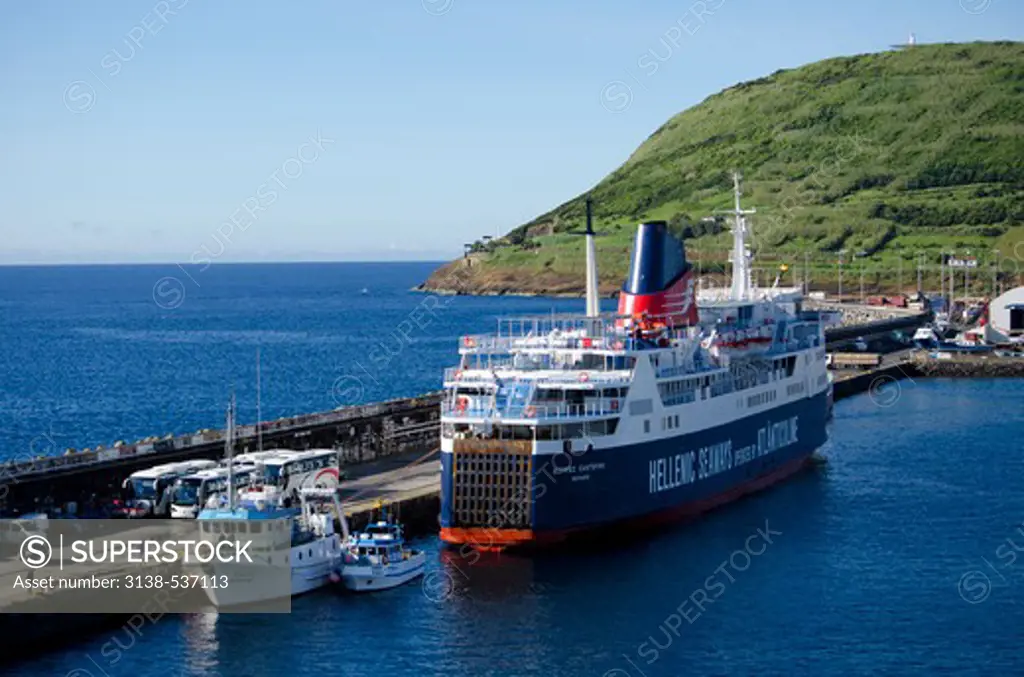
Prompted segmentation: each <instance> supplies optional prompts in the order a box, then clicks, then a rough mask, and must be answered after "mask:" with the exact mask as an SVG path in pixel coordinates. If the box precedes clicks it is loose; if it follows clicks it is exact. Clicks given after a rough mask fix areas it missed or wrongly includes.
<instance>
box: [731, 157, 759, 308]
mask: <svg viewBox="0 0 1024 677" xmlns="http://www.w3.org/2000/svg"><path fill="white" fill-rule="evenodd" d="M741 178H742V177H741V176H740V173H739V172H734V173H733V175H732V181H733V193H734V199H735V206H734V208H733V210H732V214H733V217H734V223H733V228H732V294H731V295H732V299H733V300H734V301H742V300H745V299H746V298H747V296H748V295H749V294H750V290H751V286H752V285H751V282H750V251H749V250H748V249H747V232H748V231H747V220H746V219H745V218H744V216H745V215H746V214H754V213H756V212H757V210H755V209H743V208H742V207H741V206H740V196H741V195H742V193H741V192H740V179H741Z"/></svg>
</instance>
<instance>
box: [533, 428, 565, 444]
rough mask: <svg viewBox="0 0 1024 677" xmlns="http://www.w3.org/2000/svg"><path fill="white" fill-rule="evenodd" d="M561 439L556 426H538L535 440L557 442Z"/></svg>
mask: <svg viewBox="0 0 1024 677" xmlns="http://www.w3.org/2000/svg"><path fill="white" fill-rule="evenodd" d="M561 437H562V435H561V432H560V426H557V425H539V426H537V439H538V440H557V439H560V438H561Z"/></svg>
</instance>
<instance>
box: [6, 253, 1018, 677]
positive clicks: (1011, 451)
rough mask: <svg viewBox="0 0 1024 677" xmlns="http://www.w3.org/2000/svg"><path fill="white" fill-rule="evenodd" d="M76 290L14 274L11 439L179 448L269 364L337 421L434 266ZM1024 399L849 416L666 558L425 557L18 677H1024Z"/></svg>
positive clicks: (607, 548) (411, 378)
mask: <svg viewBox="0 0 1024 677" xmlns="http://www.w3.org/2000/svg"><path fill="white" fill-rule="evenodd" d="M223 268H225V269H228V268H231V267H228V266H224V267H223ZM261 268H263V270H260V269H261ZM55 270H56V269H55ZM74 270H75V272H74V273H72V272H70V271H57V272H54V271H44V270H41V269H38V270H33V271H31V272H30V273H28V274H29V275H30V276H35V277H32V281H33V285H34V286H35V288H36V290H37V291H36V292H35V293H34V294H33V293H30V292H27V291H22V289H21V288H16V285H14V284H13V283H12V282H11V279H12V278H11V276H12V275H17V274H16V273H12V272H11V271H4V270H3V269H0V299H2V300H3V303H4V304H5V305H4V311H5V317H12V314H11V313H9V312H7V311H10V310H11V308H12V307H13V308H15V309H16V312H15V313H14V314H13V317H14V318H15V319H14V323H15V324H16V325H17V326H18V327H20V330H17V331H12V329H11V327H10V326H9V325H8V324H7V323H5V325H4V327H3V331H4V332H5V333H4V336H3V341H4V343H3V345H4V347H5V350H4V351H3V358H2V359H3V360H4V370H3V386H4V388H3V392H4V398H5V399H4V407H3V416H4V430H5V435H8V434H9V431H10V430H11V429H13V430H15V431H20V432H18V434H19V435H20V437H19V438H18V439H20V440H21V442H22V443H25V442H27V441H30V440H31V439H32V435H34V434H36V432H35V431H37V430H38V429H39V425H38V423H39V422H40V421H42V422H45V421H46V420H47V419H46V417H45V416H42V415H40V414H39V410H40V409H42V408H43V404H44V403H45V404H49V405H51V406H52V411H54V412H56V414H57V415H58V416H57V417H56V419H55V420H56V421H57V422H59V423H60V426H58V427H56V428H55V430H56V431H57V432H60V433H61V434H62V435H66V436H67V437H66V439H69V440H76V441H77V440H83V441H81V442H78V444H89V443H92V441H93V440H94V439H96V438H97V436H98V435H99V434H100V433H103V432H104V431H105V430H106V428H105V427H104V426H102V425H100V424H99V423H97V422H96V421H95V420H94V419H95V418H97V417H99V418H101V419H103V420H104V421H106V423H107V424H108V425H109V426H113V427H114V429H116V430H120V431H122V432H124V433H125V434H124V435H122V436H125V437H126V438H127V437H128V434H127V431H130V430H136V429H138V430H139V433H138V434H147V433H148V432H149V429H148V428H147V426H152V425H154V424H159V423H166V424H167V425H169V424H170V423H171V422H172V421H173V420H174V419H172V418H169V417H168V418H161V417H162V416H167V414H165V413H164V412H165V411H167V410H172V411H174V412H176V413H175V415H187V416H189V417H192V418H190V419H189V420H190V421H194V422H192V423H189V424H188V426H186V427H185V428H184V429H186V430H188V429H194V428H196V427H201V426H203V425H212V424H215V423H216V422H217V421H218V420H219V416H220V412H221V410H222V406H223V400H224V398H225V393H226V392H227V390H228V388H229V387H230V382H231V381H232V380H234V381H235V385H236V388H237V389H238V391H239V397H240V400H242V399H243V395H242V392H243V387H246V386H247V384H249V382H250V381H252V380H253V368H254V367H253V364H252V362H253V353H254V350H255V345H257V344H259V345H261V346H262V350H263V352H264V353H265V354H264V372H265V373H264V376H265V378H264V403H265V406H266V408H267V409H268V411H270V410H273V411H274V412H278V411H280V413H297V412H300V411H306V410H312V409H316V408H324V407H326V406H330V404H331V397H332V395H331V390H332V387H331V386H332V383H333V382H334V380H336V379H337V378H338V377H339V376H346V375H351V374H352V373H354V372H351V371H346V370H352V369H358V368H359V366H358V365H359V364H360V360H363V361H367V360H369V357H368V355H369V354H370V351H371V350H373V347H374V344H375V342H376V341H377V340H378V334H379V332H380V331H383V332H384V334H385V335H387V333H388V332H390V331H391V328H392V327H394V326H395V325H397V324H398V323H399V322H401V321H402V320H403V319H405V318H406V317H408V315H409V313H410V312H411V309H412V308H414V307H415V306H416V304H418V303H421V302H422V297H421V296H419V295H410V294H407V293H406V292H405V291H404V290H405V289H407V288H408V287H409V286H412V284H414V283H415V282H417V281H419V280H420V279H421V278H422V276H423V274H425V273H426V272H427V271H428V270H429V265H422V266H419V267H417V266H416V265H411V264H409V265H398V266H394V267H391V266H382V267H376V266H369V267H366V268H360V267H359V266H338V267H332V266H324V267H320V266H308V267H307V266H271V267H259V266H254V267H246V266H241V267H238V268H237V269H235V270H226V271H217V270H215V269H212V268H211V269H210V270H208V271H206V272H205V273H204V275H205V277H203V278H200V279H199V282H200V283H201V284H202V285H203V286H202V288H201V289H200V290H195V293H192V294H188V295H186V297H185V299H184V301H183V303H182V304H181V306H180V307H178V308H176V309H173V310H164V309H160V308H156V306H155V304H153V301H152V298H149V297H148V296H147V294H149V293H150V290H149V289H148V288H147V286H148V287H152V285H153V283H154V282H155V281H156V279H157V278H159V277H160V276H161V275H163V274H165V273H164V272H163V271H160V270H155V269H147V268H133V269H130V270H128V271H126V270H122V271H120V272H115V270H114V269H108V270H97V269H74ZM271 271H272V274H271ZM300 271H301V272H300ZM22 274H25V273H22ZM166 274H173V271H171V272H168V273H166ZM66 275H67V276H70V277H64V278H63V279H64V281H63V282H61V283H58V282H57V281H56V280H58V279H61V277H62V276H66ZM215 275H216V276H223V277H214V276H215ZM374 275H377V276H378V278H377V279H376V281H373V276H374ZM53 276H56V277H53ZM385 276H386V279H387V281H385V279H384V277H385ZM46 280H49V282H47V281H46ZM84 280H88V281H89V284H86V283H85V282H84ZM118 280H121V281H122V282H121V283H119V282H118ZM207 280H209V282H207ZM215 280H220V283H219V284H215ZM129 282H130V284H129ZM344 285H347V286H344ZM65 287H71V288H74V289H75V291H74V292H73V293H72V292H71V291H68V290H67V289H65ZM363 287H367V288H368V291H369V293H368V294H367V295H365V296H364V295H361V294H359V291H360V290H361V289H362V288H363ZM90 289H91V290H100V289H103V290H105V294H106V296H102V297H98V298H94V299H93V300H92V301H89V300H88V299H89V297H90V293H89V291H90ZM388 289H390V291H385V290H388ZM117 290H119V291H117ZM62 291H63V293H62ZM187 291H188V292H192V291H193V290H192V289H191V288H187ZM375 294H376V295H377V297H376V299H374V295H375ZM65 295H70V296H74V297H75V298H77V299H78V301H77V302H75V301H74V300H71V299H69V298H64V296H65ZM33 296H36V297H37V300H36V301H35V302H32V301H31V300H30V299H31V298H32V297H33ZM190 303H191V304H192V306H191V307H190V305H189V304H190ZM579 304H580V302H578V301H563V302H557V303H555V302H552V301H550V300H545V299H469V298H461V297H460V298H455V299H453V300H452V302H451V304H450V305H447V306H445V309H444V311H443V312H439V313H438V314H437V320H436V322H434V323H432V324H429V325H428V326H427V327H425V328H423V329H422V332H423V333H422V334H418V335H416V336H415V339H416V340H415V341H413V342H412V343H410V344H409V345H408V346H407V347H406V348H405V349H404V350H402V351H398V352H397V354H396V356H395V357H394V359H392V360H391V362H390V363H389V364H388V365H387V368H386V369H384V370H382V371H384V372H385V376H381V377H378V382H379V383H373V382H372V381H370V380H369V379H368V378H363V379H362V380H363V381H365V382H366V386H365V387H366V392H365V395H366V398H367V399H376V398H379V397H384V396H390V395H399V394H411V393H415V392H420V391H422V390H426V389H430V388H432V387H435V386H436V385H437V383H438V378H439V377H438V375H437V373H436V370H437V369H439V368H440V367H441V366H442V365H444V364H446V363H448V362H450V361H451V360H452V359H454V355H455V345H454V339H455V337H456V336H458V334H460V333H463V332H466V331H473V330H476V329H478V328H484V329H486V328H489V327H490V326H493V318H494V317H495V316H496V315H499V314H504V313H507V312H536V311H539V312H546V311H549V310H550V309H551V307H552V305H556V306H560V307H564V308H566V309H568V308H573V307H576V306H578V305H579ZM150 306H153V307H150ZM243 308H245V310H243ZM179 311H183V312H179ZM47 344H48V345H47ZM18 351H23V352H26V353H28V354H23V355H21V357H20V358H19V357H17V356H12V353H17V352H18ZM162 356H166V357H162ZM271 365H273V366H271ZM364 366H366V367H367V368H368V369H371V373H373V374H375V373H377V372H374V371H372V367H371V366H370V365H369V364H364ZM103 367H108V368H109V369H104V368H103ZM19 369H23V370H25V373H23V374H20V375H19V374H18V373H17V372H18V370H19ZM320 372H326V373H320ZM119 378H120V379H122V382H120V383H119V382H118V381H117V379H119ZM10 386H17V387H16V388H13V387H11V388H10V389H9V387H10ZM168 386H169V387H168ZM245 392H246V393H249V394H251V393H252V388H251V387H249V389H248V390H246V391H245ZM97 400H98V401H97ZM1022 403H1024V381H1021V380H959V381H953V380H923V379H922V380H917V381H907V380H905V381H902V382H900V384H899V388H898V390H895V391H893V390H891V391H889V392H887V393H886V395H885V397H884V399H883V398H880V399H878V400H874V399H872V398H871V397H868V396H866V395H865V396H858V397H854V398H851V399H848V400H844V401H841V402H839V403H837V405H836V416H835V419H834V421H833V422H832V423H831V424H830V426H831V429H830V435H831V440H830V442H829V443H828V445H827V446H826V447H825V448H824V449H823V450H822V452H821V455H822V456H823V458H824V459H825V461H824V462H823V463H821V464H820V465H818V466H816V467H813V468H811V469H809V470H807V471H806V472H804V473H801V474H800V475H798V476H796V477H794V478H792V479H791V480H790V481H787V482H784V483H782V484H780V485H778V486H776V487H774V488H772V489H771V490H768V491H765V492H762V493H760V494H757V495H755V496H752V497H749V498H747V499H744V500H742V501H738V502H736V503H734V504H732V505H730V506H726V507H724V508H722V509H720V510H718V511H716V512H714V513H712V514H710V515H707V516H705V517H703V518H702V519H699V520H697V521H693V522H689V523H685V524H680V525H677V526H675V527H673V528H667V529H665V530H664V531H663V532H660V533H659V534H657V535H655V536H652V537H648V538H643V539H636V538H631V534H628V533H616V532H611V533H609V534H608V535H607V541H606V543H604V544H603V545H602V546H601V547H599V548H593V549H589V550H587V551H577V552H561V553H549V554H542V555H537V556H533V557H521V556H510V555H488V556H477V555H474V554H463V553H460V552H457V551H450V550H444V549H442V548H441V547H440V546H439V544H438V542H437V540H436V539H435V538H425V539H421V540H419V541H418V542H417V545H418V546H419V547H421V548H423V549H425V550H426V551H427V553H428V574H427V576H426V577H425V579H424V580H423V581H422V582H420V583H415V584H410V585H408V586H405V587H403V588H399V589H396V590H392V591H388V592H385V593H379V594H375V595H371V596H365V597H354V596H342V595H338V594H335V593H334V592H332V591H324V592H322V593H315V594H312V595H309V596H306V597H303V598H300V599H298V600H296V601H295V603H294V604H293V611H292V614H291V615H290V616H255V615H251V616H244V615H222V616H217V615H212V614H211V615H192V616H183V617H166V618H163V619H160V620H158V621H156V622H154V623H149V622H147V623H146V624H144V625H143V626H141V627H139V628H138V629H137V630H134V631H133V630H131V629H129V628H122V629H117V630H113V631H107V632H104V633H101V634H99V635H97V636H95V637H93V638H91V639H88V640H86V641H84V642H82V643H80V644H78V645H76V646H73V647H70V648H66V649H62V650H59V651H55V652H52V653H50V654H49V655H47V656H44V657H41V658H38V659H35V660H32V661H28V662H23V663H20V664H17V665H13V666H8V667H6V672H5V674H16V675H24V676H26V677H37V676H38V677H43V676H46V677H51V676H55V677H116V676H120V675H161V676H163V675H168V676H174V677H184V676H197V677H198V676H200V675H210V676H215V677H247V676H252V677H259V676H263V675H267V676H271V675H275V676H276V675H281V674H287V675H289V676H290V677H305V676H307V675H308V676H317V677H319V676H321V675H325V674H331V675H384V674H387V675H417V676H418V675H464V674H465V675H592V676H594V677H602V676H605V677H625V676H635V677H655V676H662V675H664V676H675V675H843V676H845V675H861V674H871V675H876V674H900V675H903V674H905V675H911V674H915V675H916V674H956V675H990V674H1018V673H1020V672H1021V670H1022V667H1024V646H1022V645H1021V641H1020V631H1021V629H1022V628H1024V492H1021V491H1020V486H1019V484H1020V478H1021V477H1022V476H1024V457H1022V454H1021V440H1022V438H1024V406H1022ZM11 404H17V406H18V407H20V408H19V410H18V412H17V413H12V412H11V411H9V410H8V407H9V406H11ZM204 416H205V417H207V418H203V417H204ZM21 417H34V424H33V425H29V424H28V423H25V422H24V421H22V420H21ZM199 419H201V420H199ZM118 426H119V427H118ZM133 426H134V427H133ZM62 439H64V438H62ZM100 439H109V435H107V436H105V437H100Z"/></svg>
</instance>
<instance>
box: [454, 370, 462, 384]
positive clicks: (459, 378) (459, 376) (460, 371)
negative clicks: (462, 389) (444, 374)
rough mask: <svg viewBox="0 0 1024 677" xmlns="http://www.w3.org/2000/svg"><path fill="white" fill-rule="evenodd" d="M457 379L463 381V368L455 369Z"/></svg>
mask: <svg viewBox="0 0 1024 677" xmlns="http://www.w3.org/2000/svg"><path fill="white" fill-rule="evenodd" d="M455 380H456V381H461V380H462V370H461V369H456V370H455Z"/></svg>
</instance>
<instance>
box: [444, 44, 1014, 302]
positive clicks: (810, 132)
mask: <svg viewBox="0 0 1024 677" xmlns="http://www.w3.org/2000/svg"><path fill="white" fill-rule="evenodd" d="M733 170H739V171H740V172H742V174H743V176H744V206H745V207H755V208H756V209H757V210H758V213H757V215H756V216H755V217H754V218H753V219H752V220H751V223H752V225H753V229H754V241H755V246H756V248H757V251H758V254H759V261H760V264H761V265H762V266H763V267H764V268H766V269H770V270H772V271H774V270H775V269H776V268H777V265H778V264H779V263H781V262H786V263H790V264H791V265H792V268H793V270H798V271H799V272H798V273H797V274H798V275H800V274H802V271H803V269H804V266H805V264H806V265H807V267H808V269H809V270H810V277H811V279H812V281H814V282H821V283H828V282H829V281H830V280H832V279H833V278H834V277H835V275H836V261H837V259H838V258H839V252H840V251H845V252H846V253H845V254H843V258H844V260H845V261H846V262H848V263H847V265H851V264H850V263H849V262H850V261H851V260H852V262H853V263H852V266H853V267H852V268H850V271H851V273H852V272H853V271H855V270H859V269H860V268H863V269H864V270H865V271H866V274H867V275H868V276H869V277H870V278H871V280H873V281H878V280H879V279H881V278H883V277H884V276H886V275H887V276H888V278H891V282H889V284H890V285H891V283H892V282H895V276H896V275H897V272H896V271H897V270H898V269H899V268H900V266H901V264H900V259H902V260H903V263H902V269H903V271H904V273H903V278H904V282H908V281H909V280H911V278H912V277H914V276H915V273H914V267H915V265H916V261H918V260H919V258H918V257H923V259H920V260H925V261H928V262H930V263H933V264H935V263H937V262H938V260H939V259H938V257H939V252H940V251H942V250H946V251H948V250H951V249H956V250H958V251H959V252H960V253H961V254H962V253H965V251H966V250H970V252H971V254H973V255H975V256H979V257H981V258H983V259H985V260H988V259H991V258H992V257H994V249H995V248H996V247H1000V248H1001V249H1002V252H1001V256H1002V257H1004V258H1005V257H1007V256H1012V255H1013V247H1014V245H1015V244H1017V243H1021V242H1024V228H1021V227H1020V225H1021V224H1024V44H1022V43H1009V42H1001V43H972V44H945V45H920V46H916V47H912V48H908V49H902V50H896V51H889V52H883V53H878V54H865V55H860V56H852V57H842V58H836V59H828V60H826V61H821V62H818V63H814V64H810V65H807V66H803V67H801V68H797V69H793V70H782V71H777V72H775V73H772V74H771V75H769V76H767V77H763V78H761V79H758V80H754V81H752V82H745V83H741V84H738V85H736V86H734V87H731V88H729V89H726V90H725V91H722V92H720V93H718V94H715V95H713V96H710V97H708V98H707V99H706V100H705V101H703V102H702V103H700V104H699V105H697V106H695V107H693V108H691V109H689V110H686V111H684V112H682V113H680V114H678V115H676V116H675V117H673V118H672V119H671V120H669V121H668V122H666V123H665V124H664V125H662V127H661V128H659V129H658V130H656V131H655V132H654V133H653V134H652V135H651V136H650V137H649V138H648V139H647V140H646V141H645V142H644V143H643V144H642V145H641V146H640V147H639V148H638V149H637V150H636V151H635V152H634V153H633V155H632V156H631V157H630V158H629V159H628V160H627V161H626V162H625V164H623V165H622V166H621V167H619V168H618V169H616V170H615V171H614V172H612V173H611V174H610V175H609V176H607V177H606V178H605V179H604V180H602V181H601V182H600V183H599V184H598V185H597V186H595V187H594V188H593V189H592V190H591V191H590V192H589V193H588V194H589V195H590V196H591V197H593V198H594V201H595V215H596V217H597V228H598V230H599V231H603V232H605V233H606V234H607V235H606V237H602V238H600V239H599V241H598V249H599V257H600V264H601V280H602V287H603V288H604V289H605V290H607V291H611V290H614V289H616V288H617V287H618V286H619V284H620V282H621V280H622V278H623V276H624V275H625V268H626V265H627V260H626V256H625V252H627V251H628V249H629V245H630V239H631V237H632V234H633V229H634V225H635V223H636V222H638V221H640V220H643V219H665V220H669V221H670V223H671V224H672V226H673V228H675V229H677V230H678V231H679V232H680V233H682V234H684V235H685V236H686V237H687V238H688V242H687V247H688V251H689V252H690V258H691V260H696V259H697V258H700V259H701V262H702V270H703V271H704V272H708V271H714V270H721V269H722V268H723V261H724V257H725V252H726V250H727V249H728V238H729V236H728V230H727V227H726V224H724V222H723V221H722V220H721V217H720V216H719V217H718V220H717V221H713V222H706V221H703V220H702V219H704V218H705V217H708V216H711V215H714V213H715V212H716V211H717V210H722V209H726V208H728V207H729V205H730V203H731V187H732V183H731V178H730V173H731V172H732V171H733ZM584 197H585V195H580V196H577V197H576V198H574V199H572V200H570V201H568V202H566V203H564V204H562V205H559V206H558V207H556V208H555V209H553V210H551V211H550V212H548V213H546V214H542V215H540V216H538V217H537V218H536V219H534V220H533V221H531V222H529V223H526V224H523V225H522V226H520V227H518V228H516V229H514V230H513V231H511V232H510V233H508V234H507V235H506V236H505V237H504V238H502V239H500V240H495V241H491V242H478V243H477V244H476V246H475V248H474V250H475V253H474V254H473V255H472V256H471V257H470V259H469V260H461V261H456V262H453V263H452V264H449V265H448V266H445V267H444V268H442V269H441V270H439V271H437V272H436V273H435V274H434V275H433V276H432V277H431V279H430V280H428V282H427V283H426V285H425V287H427V288H434V289H444V288H447V289H452V288H457V289H458V290H462V291H468V292H477V293H481V292H492V293H506V292H524V293H542V292H556V293H557V292H566V293H568V292H578V291H580V289H581V288H582V280H583V277H582V262H583V258H582V253H583V247H582V242H581V240H580V239H579V238H578V237H574V236H572V235H569V234H567V233H566V231H567V230H571V229H575V228H579V227H580V226H581V225H582V222H583V199H584ZM1016 255H1017V256H1018V257H1021V256H1022V255H1024V245H1021V246H1018V247H1017V252H1016ZM1017 264H1018V265H1019V266H1020V267H1021V268H1022V269H1024V260H1020V261H1017ZM1003 267H1004V268H1005V269H1007V270H1011V269H1012V266H1011V265H1010V264H1009V263H1007V262H1004V266H1003ZM453 274H455V276H454V277H453ZM765 274H768V273H767V271H766V273H765ZM933 276H934V277H936V278H937V273H934V275H933ZM888 278H886V279H883V282H885V281H886V280H887V279H888ZM990 278H991V275H989V279H990ZM453 279H454V280H456V282H455V283H453V282H452V280H453ZM915 282H916V280H915Z"/></svg>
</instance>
